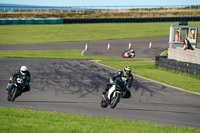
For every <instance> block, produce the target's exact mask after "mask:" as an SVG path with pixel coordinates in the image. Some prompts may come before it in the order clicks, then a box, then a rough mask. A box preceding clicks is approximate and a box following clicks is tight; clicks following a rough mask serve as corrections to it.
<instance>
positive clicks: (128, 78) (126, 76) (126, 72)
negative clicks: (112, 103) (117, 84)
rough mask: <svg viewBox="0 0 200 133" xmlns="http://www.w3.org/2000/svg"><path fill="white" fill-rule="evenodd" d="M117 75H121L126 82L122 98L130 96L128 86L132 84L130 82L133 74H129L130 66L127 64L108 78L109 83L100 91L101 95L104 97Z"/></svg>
mask: <svg viewBox="0 0 200 133" xmlns="http://www.w3.org/2000/svg"><path fill="white" fill-rule="evenodd" d="M118 77H122V78H124V79H125V80H126V82H127V87H126V94H125V95H124V97H123V98H127V99H128V98H130V97H131V92H130V88H131V86H132V82H133V75H132V74H131V67H129V66H125V67H124V69H123V71H119V72H117V73H116V74H115V76H114V77H112V78H110V81H109V83H108V84H107V85H106V88H105V90H104V91H103V92H102V96H103V97H104V98H105V97H106V96H105V95H106V93H107V92H108V91H109V89H110V88H111V86H112V85H113V81H114V80H115V79H116V78H118Z"/></svg>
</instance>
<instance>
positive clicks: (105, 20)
mask: <svg viewBox="0 0 200 133" xmlns="http://www.w3.org/2000/svg"><path fill="white" fill-rule="evenodd" d="M179 21H200V16H197V17H159V18H66V19H62V18H28V19H20V18H14V19H13V18H12V19H10V18H0V25H6V24H63V23H64V24H71V23H143V22H179Z"/></svg>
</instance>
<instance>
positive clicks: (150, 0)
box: [0, 0, 200, 6]
mask: <svg viewBox="0 0 200 133" xmlns="http://www.w3.org/2000/svg"><path fill="white" fill-rule="evenodd" d="M0 3H5V4H23V5H36V6H145V5H148V6H150V5H151V6H152V5H166V6H167V5H172V6H173V5H200V0H0Z"/></svg>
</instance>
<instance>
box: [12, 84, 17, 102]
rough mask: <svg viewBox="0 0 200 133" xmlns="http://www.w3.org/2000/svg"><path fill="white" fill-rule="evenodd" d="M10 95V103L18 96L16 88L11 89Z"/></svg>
mask: <svg viewBox="0 0 200 133" xmlns="http://www.w3.org/2000/svg"><path fill="white" fill-rule="evenodd" d="M10 93H11V101H12V102H14V101H15V98H17V95H18V89H17V88H16V87H13V89H12V91H11V92H10Z"/></svg>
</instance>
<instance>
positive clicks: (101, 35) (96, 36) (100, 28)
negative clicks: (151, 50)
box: [0, 22, 200, 44]
mask: <svg viewBox="0 0 200 133" xmlns="http://www.w3.org/2000/svg"><path fill="white" fill-rule="evenodd" d="M171 24H174V25H178V22H165V23H104V24H101V23H98V24H61V25H0V44H21V43H44V42H65V41H87V40H104V39H119V38H134V37H150V36H162V35H169V27H170V25H171ZM189 25H195V26H200V22H189ZM199 33H200V32H199Z"/></svg>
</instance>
